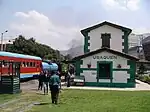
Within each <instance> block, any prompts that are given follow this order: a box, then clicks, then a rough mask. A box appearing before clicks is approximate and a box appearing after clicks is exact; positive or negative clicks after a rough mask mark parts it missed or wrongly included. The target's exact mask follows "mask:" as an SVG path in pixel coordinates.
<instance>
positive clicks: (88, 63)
mask: <svg viewBox="0 0 150 112" xmlns="http://www.w3.org/2000/svg"><path fill="white" fill-rule="evenodd" d="M131 32H132V30H131V29H129V28H126V27H123V26H120V25H117V24H113V23H110V22H107V21H105V22H102V23H100V24H97V25H94V26H91V27H89V28H86V29H83V30H81V33H82V34H83V36H84V54H83V55H80V56H77V57H75V58H74V59H73V60H74V61H75V67H76V75H78V76H84V77H85V86H100V87H135V74H136V61H138V60H139V59H138V58H136V57H133V56H131V55H129V54H128V46H129V45H128V36H129V34H130V33H131Z"/></svg>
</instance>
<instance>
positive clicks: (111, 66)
mask: <svg viewBox="0 0 150 112" xmlns="http://www.w3.org/2000/svg"><path fill="white" fill-rule="evenodd" d="M100 63H102V64H110V77H109V78H108V77H99V75H98V74H99V64H100ZM112 69H113V62H112V61H97V82H99V79H110V82H111V83H112V79H113V77H112Z"/></svg>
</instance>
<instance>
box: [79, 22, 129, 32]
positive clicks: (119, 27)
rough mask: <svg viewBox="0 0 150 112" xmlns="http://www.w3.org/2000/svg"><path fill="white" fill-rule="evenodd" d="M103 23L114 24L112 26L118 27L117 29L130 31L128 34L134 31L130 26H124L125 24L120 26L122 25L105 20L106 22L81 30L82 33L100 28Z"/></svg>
mask: <svg viewBox="0 0 150 112" xmlns="http://www.w3.org/2000/svg"><path fill="white" fill-rule="evenodd" d="M103 25H109V26H112V27H114V28H117V29H120V30H122V31H124V32H128V34H130V33H131V32H132V30H131V29H130V28H126V27H123V26H120V25H117V24H114V23H110V22H107V21H104V22H102V23H100V24H97V25H94V26H91V27H88V28H86V29H83V30H81V33H82V34H83V35H85V34H86V33H88V32H89V31H91V30H94V29H96V28H99V27H101V26H103Z"/></svg>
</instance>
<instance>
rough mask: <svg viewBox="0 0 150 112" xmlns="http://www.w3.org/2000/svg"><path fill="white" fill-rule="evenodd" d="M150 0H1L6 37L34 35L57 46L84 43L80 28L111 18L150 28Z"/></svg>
mask: <svg viewBox="0 0 150 112" xmlns="http://www.w3.org/2000/svg"><path fill="white" fill-rule="evenodd" d="M149 5H150V0H0V32H1V33H2V32H4V31H5V30H8V32H7V33H5V34H4V39H5V40H8V39H14V38H16V37H17V36H18V35H23V36H25V37H27V38H30V37H34V38H35V39H36V41H37V42H40V43H44V44H47V45H49V46H51V47H52V48H54V49H58V50H66V49H69V48H70V47H72V46H73V45H74V46H75V45H78V44H81V43H83V40H84V39H83V36H82V35H81V33H80V30H81V29H84V28H86V27H89V26H92V25H94V24H97V23H100V22H103V21H109V22H113V23H117V24H119V25H123V26H127V27H129V28H131V29H132V30H133V33H136V34H141V33H149V32H150V22H149V21H150V13H149Z"/></svg>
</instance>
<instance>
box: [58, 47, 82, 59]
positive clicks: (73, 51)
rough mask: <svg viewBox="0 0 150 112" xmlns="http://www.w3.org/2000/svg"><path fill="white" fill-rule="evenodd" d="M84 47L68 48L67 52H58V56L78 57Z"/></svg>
mask: <svg viewBox="0 0 150 112" xmlns="http://www.w3.org/2000/svg"><path fill="white" fill-rule="evenodd" d="M83 48H84V47H83V46H82V45H80V46H76V47H74V48H70V49H69V50H66V51H60V54H62V55H64V56H65V55H67V54H70V56H71V57H72V58H73V57H76V56H78V55H82V54H84V49H83Z"/></svg>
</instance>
